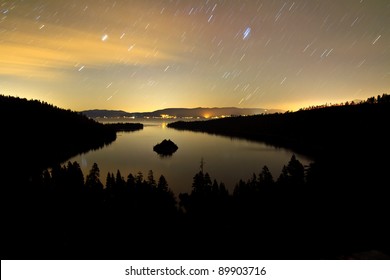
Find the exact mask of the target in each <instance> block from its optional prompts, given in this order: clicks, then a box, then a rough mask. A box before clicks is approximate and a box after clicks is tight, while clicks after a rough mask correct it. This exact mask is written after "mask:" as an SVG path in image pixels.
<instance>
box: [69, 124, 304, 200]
mask: <svg viewBox="0 0 390 280" xmlns="http://www.w3.org/2000/svg"><path fill="white" fill-rule="evenodd" d="M138 122H142V123H143V124H144V129H143V130H139V131H136V132H121V133H118V137H117V140H116V141H115V142H113V143H112V144H110V145H109V146H106V147H104V148H103V149H100V150H97V151H91V152H88V153H85V154H81V155H78V156H76V157H74V158H72V159H70V161H72V162H73V161H77V162H79V163H80V165H81V168H82V170H83V172H84V176H86V175H87V174H88V172H89V170H90V169H91V167H92V165H93V163H94V162H96V163H97V164H98V166H99V168H100V180H101V181H102V183H103V184H105V182H106V177H107V173H108V172H113V173H114V174H116V172H117V170H118V169H119V170H120V172H121V174H122V176H123V177H124V178H125V179H126V178H127V175H128V174H129V173H132V174H133V175H136V174H137V173H138V172H139V171H141V172H142V173H143V174H144V178H147V175H148V172H149V170H152V171H153V173H154V178H155V180H156V181H157V180H158V178H159V177H160V175H164V176H165V178H166V179H167V181H168V184H169V187H170V188H171V189H172V190H173V191H174V192H175V193H176V194H178V193H180V192H190V191H191V186H192V180H193V177H194V175H195V174H196V173H197V172H199V170H200V162H201V160H202V158H203V160H204V171H205V172H208V173H209V174H210V176H211V179H212V180H214V179H216V180H217V181H218V183H220V182H223V183H225V185H226V187H227V188H228V190H229V192H232V191H233V189H234V186H235V185H236V183H238V181H239V180H240V179H243V180H244V181H246V180H248V179H250V178H251V177H252V174H253V173H256V174H259V173H260V171H261V169H262V168H263V166H264V165H267V166H268V168H269V169H270V171H271V172H272V175H273V176H274V179H277V177H278V176H279V175H280V173H281V170H282V168H283V165H285V164H287V163H288V161H289V160H290V158H291V156H292V155H293V154H294V152H292V151H290V150H287V149H281V148H275V147H273V146H269V145H266V144H264V143H259V142H251V141H247V140H241V139H231V138H229V137H223V136H216V135H211V134H205V133H199V132H190V131H178V130H174V129H172V128H167V127H166V125H167V122H164V121H162V120H161V121H159V120H142V121H138ZM164 139H171V140H172V141H173V142H175V143H176V144H177V145H178V147H179V149H178V150H177V151H176V152H175V153H174V154H173V155H172V156H171V157H160V156H159V155H158V154H157V153H156V152H154V151H153V146H154V145H156V144H157V143H160V142H161V141H162V140H164ZM295 155H296V157H297V159H298V160H300V161H301V163H302V164H304V165H307V164H309V163H310V162H311V160H310V159H309V158H307V157H305V156H303V155H299V154H296V153H295Z"/></svg>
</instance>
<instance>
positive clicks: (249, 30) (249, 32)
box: [242, 27, 251, 40]
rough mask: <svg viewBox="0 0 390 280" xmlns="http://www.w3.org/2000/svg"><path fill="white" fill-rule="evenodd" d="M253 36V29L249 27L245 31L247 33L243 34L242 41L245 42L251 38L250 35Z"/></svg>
mask: <svg viewBox="0 0 390 280" xmlns="http://www.w3.org/2000/svg"><path fill="white" fill-rule="evenodd" d="M250 34H251V28H250V27H247V28H246V29H245V31H244V32H243V33H242V39H243V40H245V39H247V38H248V37H249V35H250Z"/></svg>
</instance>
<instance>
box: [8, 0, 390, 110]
mask: <svg viewBox="0 0 390 280" xmlns="http://www.w3.org/2000/svg"><path fill="white" fill-rule="evenodd" d="M389 89H390V0H370V1H369V0H339V1H317V0H310V1H309V0H294V1H285V0H283V1H277V0H274V1H272V0H263V1H261V0H258V1H256V0H251V1H249V0H248V1H238V0H127V1H125V0H117V1H113V0H55V1H49V0H47V1H38V0H24V1H23V0H19V1H4V0H1V1H0V94H4V95H12V96H20V97H26V98H28V99H31V98H33V99H40V100H44V101H47V102H49V103H51V104H54V105H57V106H59V107H63V108H69V109H72V110H84V109H97V108H98V109H121V110H126V111H129V112H135V111H152V110H157V109H161V108H167V107H199V106H202V107H214V106H220V107H222V106H223V107H225V106H235V107H259V108H275V109H284V110H296V109H299V108H301V107H305V106H308V105H314V104H324V103H337V102H342V101H346V100H353V99H366V98H367V97H370V96H376V95H378V94H382V93H386V92H387V93H389Z"/></svg>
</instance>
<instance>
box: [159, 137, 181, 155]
mask: <svg viewBox="0 0 390 280" xmlns="http://www.w3.org/2000/svg"><path fill="white" fill-rule="evenodd" d="M177 149H178V146H177V145H176V144H175V143H173V142H172V141H171V140H167V139H164V140H163V141H162V142H161V143H160V144H157V145H155V146H154V147H153V151H155V152H156V153H158V154H160V155H163V156H170V155H172V154H173V153H174V152H176V151H177Z"/></svg>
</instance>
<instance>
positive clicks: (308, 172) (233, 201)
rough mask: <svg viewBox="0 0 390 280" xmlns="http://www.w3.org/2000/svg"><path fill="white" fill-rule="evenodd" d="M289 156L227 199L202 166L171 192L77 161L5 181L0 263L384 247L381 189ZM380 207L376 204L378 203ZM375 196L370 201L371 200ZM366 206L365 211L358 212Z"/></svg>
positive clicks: (296, 254)
mask: <svg viewBox="0 0 390 280" xmlns="http://www.w3.org/2000/svg"><path fill="white" fill-rule="evenodd" d="M323 176H324V174H322V173H321V169H320V168H319V167H318V166H316V164H312V165H310V166H306V167H305V166H303V165H302V164H301V163H300V162H299V160H297V159H296V157H295V156H294V155H293V156H292V157H291V159H290V161H289V162H288V163H287V164H286V165H285V166H284V167H283V168H282V172H281V174H280V175H279V176H278V177H277V178H274V177H273V175H272V174H271V172H270V171H269V169H268V167H267V166H264V167H263V168H262V169H261V170H260V171H259V173H258V174H253V175H252V177H251V178H250V179H248V180H246V181H245V180H240V181H239V182H237V184H236V186H235V188H234V191H233V192H232V193H229V191H228V190H227V189H226V187H225V185H224V184H223V183H222V182H218V181H217V180H215V179H212V178H211V176H210V174H208V173H207V172H205V171H204V170H203V168H201V169H200V171H199V172H197V173H196V174H195V175H194V177H193V183H192V186H191V191H190V192H188V193H180V194H174V193H173V192H172V190H171V189H170V188H169V185H168V182H167V179H166V178H165V177H164V176H163V175H161V176H160V177H159V178H158V179H156V178H155V176H154V173H153V171H149V172H148V174H147V175H144V174H143V173H142V172H138V173H136V174H132V173H129V174H128V175H127V176H123V175H122V174H121V172H120V171H119V170H118V171H117V172H116V173H115V174H114V173H110V172H109V173H108V174H107V175H106V176H105V179H104V177H103V176H101V174H100V170H99V167H98V165H97V164H96V163H94V164H93V165H92V167H91V170H90V171H89V173H88V174H86V176H84V174H83V172H82V171H81V168H80V165H79V164H78V163H77V162H73V163H72V162H68V163H67V164H66V165H62V166H61V165H56V166H54V167H53V168H51V169H50V170H45V171H43V172H41V173H36V174H35V175H34V176H33V177H31V178H30V179H29V181H28V182H25V184H23V185H21V186H17V185H13V184H9V185H7V186H4V187H5V188H6V191H5V192H4V194H5V197H4V198H5V201H4V202H5V203H4V204H3V207H5V209H6V211H7V212H8V213H9V215H7V216H6V217H5V220H4V226H5V227H4V228H6V229H7V231H6V233H5V235H4V239H3V240H4V241H5V242H3V243H4V244H3V245H4V246H3V249H2V258H3V259H4V258H33V259H35V258H37V257H38V258H45V259H47V258H66V259H67V258H70V259H74V258H77V259H79V258H82V259H83V258H87V259H96V258H97V259H101V258H103V259H107V258H115V259H118V258H119V259H122V258H124V259H132V258H136V259H140V258H147V259H155V258H158V259H166V258H189V259H191V258H193V257H194V256H196V257H201V258H218V259H224V258H234V259H240V258H256V259H263V258H265V259H334V258H339V257H342V256H343V255H348V254H350V253H353V252H361V251H364V250H372V249H376V250H380V251H382V252H387V253H389V251H386V250H388V248H386V246H385V244H386V240H387V235H386V234H385V228H386V222H385V218H386V217H387V214H388V213H387V212H386V211H385V205H386V204H382V203H381V202H383V203H385V197H388V195H389V193H390V192H389V190H388V188H387V189H375V190H372V189H369V188H368V186H365V187H363V188H361V187H359V186H343V187H342V188H339V187H336V185H323V183H324V182H323V180H322V178H323ZM378 195H379V197H381V198H382V201H378V200H377V196H378ZM373 199H375V200H373ZM363 205H364V207H362V206H363Z"/></svg>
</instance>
